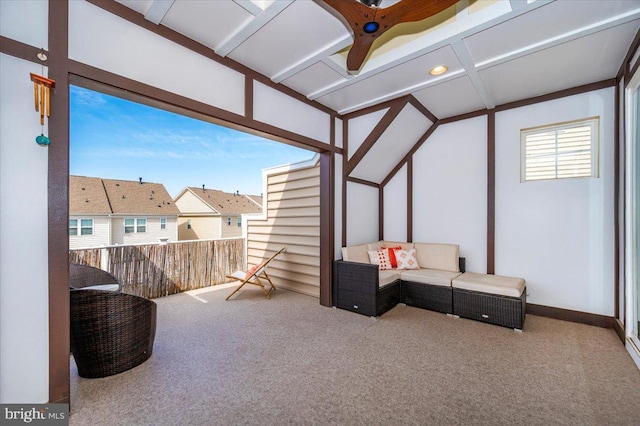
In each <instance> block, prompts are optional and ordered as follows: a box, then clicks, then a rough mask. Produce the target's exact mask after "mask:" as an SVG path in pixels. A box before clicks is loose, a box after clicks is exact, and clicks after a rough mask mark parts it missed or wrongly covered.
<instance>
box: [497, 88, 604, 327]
mask: <svg viewBox="0 0 640 426" xmlns="http://www.w3.org/2000/svg"><path fill="white" fill-rule="evenodd" d="M613 94H614V89H613V88H610V89H603V90H599V91H596V92H590V93H586V94H581V95H576V96H571V97H567V98H562V99H557V100H554V101H550V102H545V103H540V104H535V105H531V106H527V107H523V108H518V109H514V110H508V111H504V112H501V113H498V114H496V257H495V258H496V263H495V266H496V274H502V275H512V276H521V277H523V278H525V279H526V280H527V293H529V294H530V296H528V297H527V301H528V302H531V303H535V304H540V305H546V306H553V307H558V308H563V309H570V310H577V311H583V312H590V313H594V314H601V315H607V316H612V315H613V297H614V295H613V129H614V124H613V98H614V97H613ZM592 116H600V177H599V178H582V179H563V180H550V181H538V182H525V183H520V129H522V128H527V127H534V126H540V125H545V124H552V123H558V122H563V121H570V120H577V119H582V118H586V117H592Z"/></svg>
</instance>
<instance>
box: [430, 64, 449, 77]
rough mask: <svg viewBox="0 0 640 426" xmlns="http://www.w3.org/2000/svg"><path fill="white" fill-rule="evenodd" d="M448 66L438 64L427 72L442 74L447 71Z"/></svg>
mask: <svg viewBox="0 0 640 426" xmlns="http://www.w3.org/2000/svg"><path fill="white" fill-rule="evenodd" d="M448 69H449V68H447V66H446V65H438V66H436V67H433V68H431V71H429V74H431V75H440V74H444V73H445V72H447V70H448Z"/></svg>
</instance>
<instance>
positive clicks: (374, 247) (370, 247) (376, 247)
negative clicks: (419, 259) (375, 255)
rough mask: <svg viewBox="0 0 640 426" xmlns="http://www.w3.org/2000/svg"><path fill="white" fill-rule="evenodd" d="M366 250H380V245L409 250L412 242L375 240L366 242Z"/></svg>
mask: <svg viewBox="0 0 640 426" xmlns="http://www.w3.org/2000/svg"><path fill="white" fill-rule="evenodd" d="M367 247H368V250H380V249H381V248H382V247H386V248H389V247H400V248H401V249H402V250H411V249H412V248H413V243H406V242H405V243H401V242H395V241H377V242H375V243H370V244H367Z"/></svg>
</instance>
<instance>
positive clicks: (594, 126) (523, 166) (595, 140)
mask: <svg viewBox="0 0 640 426" xmlns="http://www.w3.org/2000/svg"><path fill="white" fill-rule="evenodd" d="M581 126H590V127H591V174H590V175H589V176H566V177H558V176H555V177H549V178H544V179H527V178H526V177H527V176H526V175H527V163H526V160H527V153H526V137H527V136H528V135H531V134H536V133H545V132H552V131H557V130H563V129H568V128H574V127H581ZM556 146H557V144H556ZM557 158H558V157H557V152H556V156H555V163H556V165H557ZM556 174H557V173H556ZM599 177H600V116H593V117H586V118H581V119H578V120H570V121H562V122H559V123H552V124H545V125H542V126H535V127H528V128H524V129H520V183H527V182H540V181H552V180H565V179H583V178H599Z"/></svg>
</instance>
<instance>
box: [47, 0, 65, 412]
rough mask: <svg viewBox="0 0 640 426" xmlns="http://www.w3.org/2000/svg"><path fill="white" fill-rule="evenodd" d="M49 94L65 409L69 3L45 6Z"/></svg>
mask: <svg viewBox="0 0 640 426" xmlns="http://www.w3.org/2000/svg"><path fill="white" fill-rule="evenodd" d="M49 23H50V25H49V41H48V43H49V78H51V79H53V80H55V81H56V87H55V89H54V90H53V91H52V93H51V117H49V139H50V140H51V145H49V147H48V148H47V149H48V150H49V158H48V164H49V165H48V190H47V192H48V205H49V207H48V210H49V213H48V222H49V223H48V230H49V231H48V238H49V243H48V244H49V246H48V258H49V402H51V403H68V402H69V396H70V391H69V389H70V383H69V321H70V320H69V317H70V316H69V235H68V227H69V73H68V63H69V62H68V58H69V49H68V46H69V43H68V40H69V35H68V34H69V3H68V2H67V1H49Z"/></svg>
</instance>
